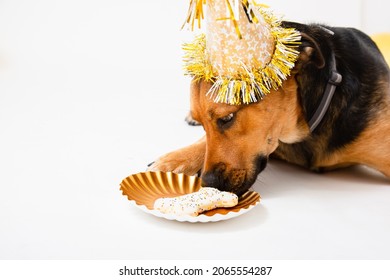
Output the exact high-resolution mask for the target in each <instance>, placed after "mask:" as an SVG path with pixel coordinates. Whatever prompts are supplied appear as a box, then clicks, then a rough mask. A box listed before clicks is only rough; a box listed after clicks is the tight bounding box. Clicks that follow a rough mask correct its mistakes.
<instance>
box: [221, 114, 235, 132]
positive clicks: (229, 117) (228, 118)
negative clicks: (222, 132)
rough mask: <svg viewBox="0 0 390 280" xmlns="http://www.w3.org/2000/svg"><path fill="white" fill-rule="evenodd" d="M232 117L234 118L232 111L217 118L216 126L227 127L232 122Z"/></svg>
mask: <svg viewBox="0 0 390 280" xmlns="http://www.w3.org/2000/svg"><path fill="white" fill-rule="evenodd" d="M233 119H234V113H230V114H229V115H226V116H224V117H222V118H219V119H218V120H217V124H218V127H219V128H221V129H226V128H229V127H230V125H231V124H232V123H233V122H232V121H233Z"/></svg>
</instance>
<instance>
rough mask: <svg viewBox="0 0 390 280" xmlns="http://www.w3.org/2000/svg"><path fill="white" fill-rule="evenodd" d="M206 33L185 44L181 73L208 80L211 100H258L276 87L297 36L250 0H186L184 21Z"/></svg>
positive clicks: (293, 56)
mask: <svg viewBox="0 0 390 280" xmlns="http://www.w3.org/2000/svg"><path fill="white" fill-rule="evenodd" d="M204 20H205V21H206V34H202V35H200V36H198V37H196V38H195V40H194V41H193V42H191V43H188V44H184V46H183V49H184V51H185V54H184V69H185V73H186V74H188V75H191V76H193V77H194V78H195V79H204V80H206V81H210V82H212V83H213V86H212V87H211V89H210V91H209V92H208V93H207V94H208V95H209V96H210V98H212V99H213V101H214V102H219V103H227V104H231V105H240V104H249V103H252V102H257V101H259V100H261V99H263V97H264V96H265V95H267V94H268V93H269V92H270V91H271V89H277V88H279V87H280V86H281V85H282V83H283V81H284V80H286V79H287V77H288V76H289V75H290V71H291V69H292V68H293V67H294V64H295V61H296V59H297V57H298V54H299V53H298V51H297V47H298V45H299V42H300V39H301V36H300V33H299V32H298V31H297V30H295V29H292V28H283V27H282V26H281V20H280V19H279V18H277V17H276V16H274V15H273V14H272V13H271V11H269V9H268V8H267V7H266V6H265V5H260V4H257V3H255V1H253V0H190V7H189V10H188V15H187V20H186V24H188V25H189V26H190V28H192V29H193V28H194V26H195V25H197V26H198V27H200V26H201V23H202V22H203V21H204Z"/></svg>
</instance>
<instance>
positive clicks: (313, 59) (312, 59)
mask: <svg viewBox="0 0 390 280" xmlns="http://www.w3.org/2000/svg"><path fill="white" fill-rule="evenodd" d="M301 36H302V44H301V45H300V48H299V49H300V54H299V57H298V61H297V63H296V66H295V68H296V70H298V71H299V69H300V68H301V67H302V66H303V65H306V64H308V63H313V64H314V65H315V66H316V67H317V68H318V69H321V68H324V67H325V58H324V55H323V53H322V51H321V48H320V46H319V44H318V43H317V42H316V40H315V39H314V38H313V37H311V36H309V35H308V34H306V33H304V32H301Z"/></svg>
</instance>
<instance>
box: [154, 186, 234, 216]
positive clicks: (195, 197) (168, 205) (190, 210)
mask: <svg viewBox="0 0 390 280" xmlns="http://www.w3.org/2000/svg"><path fill="white" fill-rule="evenodd" d="M237 203H238V197H237V195H235V194H234V193H230V192H221V191H219V190H217V189H214V188H201V189H200V190H199V191H197V192H194V193H190V194H185V195H182V196H177V197H172V198H159V199H157V200H156V201H155V202H154V209H156V210H159V211H161V212H162V213H165V214H176V215H180V216H183V215H190V216H197V215H199V214H200V213H202V212H204V211H207V210H211V209H215V208H219V207H233V206H236V205H237Z"/></svg>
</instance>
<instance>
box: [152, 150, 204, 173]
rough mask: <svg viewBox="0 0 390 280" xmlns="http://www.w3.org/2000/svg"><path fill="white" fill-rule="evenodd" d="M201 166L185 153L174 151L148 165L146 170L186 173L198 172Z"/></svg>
mask: <svg viewBox="0 0 390 280" xmlns="http://www.w3.org/2000/svg"><path fill="white" fill-rule="evenodd" d="M200 169H201V167H200V166H199V164H197V163H196V162H192V161H191V160H190V159H189V158H188V157H186V156H185V155H184V156H183V155H180V154H177V153H175V152H172V153H168V154H166V155H164V156H162V157H160V158H158V159H157V160H156V161H154V162H152V163H150V164H149V165H148V168H147V171H163V172H174V173H184V174H186V175H195V174H198V172H199V170H200Z"/></svg>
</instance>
